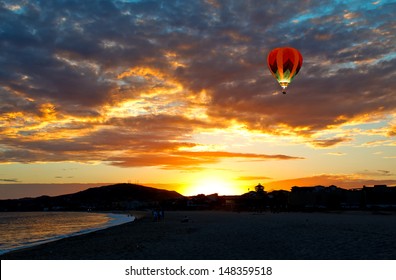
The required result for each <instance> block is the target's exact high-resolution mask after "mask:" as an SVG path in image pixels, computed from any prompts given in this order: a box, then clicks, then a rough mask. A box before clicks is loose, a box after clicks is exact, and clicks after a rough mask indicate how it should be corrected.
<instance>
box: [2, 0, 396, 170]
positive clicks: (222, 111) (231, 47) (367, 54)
mask: <svg viewBox="0 0 396 280" xmlns="http://www.w3.org/2000/svg"><path fill="white" fill-rule="evenodd" d="M395 11H396V5H395V4H394V3H387V2H385V3H384V4H378V5H375V4H373V3H357V2H356V3H352V4H348V3H334V2H333V1H326V0H322V1H316V2H315V3H312V2H311V1H299V3H298V4H296V3H295V1H272V2H268V3H263V2H262V1H244V2H240V1H195V2H187V1H165V2H159V1H131V2H128V1H110V0H109V1H83V2H81V1H2V2H1V3H0V17H1V18H2V20H1V22H0V48H1V53H0V63H1V65H2V66H1V69H0V124H1V128H0V131H1V132H2V135H1V136H0V144H1V145H2V147H1V149H0V161H2V162H10V161H17V162H34V161H63V160H77V161H89V160H103V161H106V160H107V161H109V162H110V163H111V164H115V165H121V166H144V165H149V166H151V165H160V166H181V165H183V164H184V165H188V166H192V165H194V164H198V165H200V164H203V163H213V162H217V161H218V160H219V159H222V158H230V157H231V158H238V157H242V158H248V159H249V158H252V159H260V160H261V159H263V160H264V159H271V158H274V159H289V158H292V159H293V158H294V157H290V156H287V155H276V156H268V155H253V154H238V153H232V152H212V153H211V154H210V153H208V152H205V153H199V152H194V153H193V152H191V154H188V153H189V152H180V150H179V149H181V148H192V147H194V146H197V145H199V143H193V141H192V139H191V135H192V134H193V133H194V132H196V131H199V130H202V129H211V128H227V127H228V126H229V125H230V124H231V123H233V122H235V121H236V122H238V123H240V124H243V125H245V127H246V128H247V129H254V130H258V131H261V132H264V133H269V134H274V135H299V136H303V137H306V139H307V143H311V144H312V145H314V146H316V147H331V146H334V145H337V144H340V143H344V142H346V141H350V140H351V139H350V138H346V137H338V138H333V139H314V140H312V137H313V136H314V135H315V133H316V132H318V131H321V130H325V129H330V128H334V127H337V126H340V125H342V124H346V123H347V122H350V121H354V120H359V119H361V118H368V117H370V116H373V117H374V116H380V115H383V114H389V113H394V112H395V108H396V99H395V98H394V91H393V89H394V87H395V81H396V77H395V74H396V71H395V67H394V65H395V63H396V58H395V49H394V47H393V46H395V44H396V38H395V34H396V32H395V31H396V30H395V28H396V26H395V24H394V20H393V18H394V14H395ZM284 45H291V46H295V47H297V48H298V49H299V50H300V51H301V53H302V54H303V56H304V64H303V68H302V69H301V71H300V73H299V75H298V76H297V77H296V79H295V81H293V83H292V84H291V86H290V89H289V93H288V94H287V95H286V96H284V95H279V94H278V95H274V92H276V91H278V92H279V91H280V89H279V87H278V85H277V83H276V82H275V81H274V79H273V78H272V76H271V75H270V74H269V71H268V70H267V69H266V68H267V66H266V56H267V53H268V52H269V51H270V49H271V48H273V47H276V46H284ZM142 69H146V70H142ZM203 92H205V94H206V95H205V100H201V95H202V93H203ZM126 101H134V102H135V103H131V104H132V105H130V108H128V109H125V108H124V109H123V110H124V111H123V115H117V114H116V113H112V111H111V109H109V108H116V109H117V108H118V107H120V106H123V104H124V103H123V102H126ZM139 106H140V107H139ZM193 110H195V111H193ZM197 110H201V111H202V112H204V113H205V114H206V116H205V118H201V117H199V114H198V113H196V111H197ZM201 111H200V112H201ZM126 112H127V113H129V115H128V114H126ZM43 123H47V125H46V126H44V125H43ZM67 132H69V134H70V135H67ZM388 134H389V136H393V135H394V129H391V130H390V131H389V133H388ZM44 135H45V137H43V136H44ZM48 135H53V136H52V138H51V139H50V141H48ZM57 135H58V136H57ZM62 135H64V136H62ZM116 152H118V153H119V155H117V156H115V155H114V154H115V153H116ZM138 153H141V155H138ZM216 153H217V154H216ZM167 162H172V163H173V165H172V164H168V163H167Z"/></svg>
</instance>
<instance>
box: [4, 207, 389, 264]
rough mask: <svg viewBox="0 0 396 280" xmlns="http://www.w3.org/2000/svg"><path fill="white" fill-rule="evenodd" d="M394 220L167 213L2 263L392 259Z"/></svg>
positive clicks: (383, 216)
mask: <svg viewBox="0 0 396 280" xmlns="http://www.w3.org/2000/svg"><path fill="white" fill-rule="evenodd" d="M395 236H396V214H395V213H385V212H378V213H376V214H374V213H371V212H360V211H356V212H353V211H351V212H338V213H300V212H286V213H269V212H265V213H248V212H242V213H237V212H223V211H185V212H183V211H169V212H165V218H164V220H162V221H153V220H152V217H151V215H150V213H148V214H147V215H146V216H142V217H139V219H136V220H135V221H134V222H130V223H126V224H123V225H119V226H114V227H111V228H107V229H104V230H99V231H96V232H92V233H88V234H84V235H80V236H73V237H69V238H65V239H62V240H58V241H54V242H51V243H46V244H42V245H38V246H35V247H31V248H27V249H23V250H19V251H13V252H10V253H7V254H4V255H1V256H0V258H1V259H3V260H4V259H15V260H18V259H25V260H26V259H27V260H29V259H44V260H88V259H93V260H102V259H109V260H111V259H113V260H128V259H137V260H147V259H149V260H164V259H165V260H166V259H169V260H171V259H182V260H195V259H203V260H218V259H219V260H227V259H230V260H238V259H241V260H249V259H252V260H253V259H280V260H296V259H299V260H332V259H335V260H338V259H356V260H360V259H366V260H369V259H370V260H371V259H374V260H378V259H393V260H394V259H396V242H395Z"/></svg>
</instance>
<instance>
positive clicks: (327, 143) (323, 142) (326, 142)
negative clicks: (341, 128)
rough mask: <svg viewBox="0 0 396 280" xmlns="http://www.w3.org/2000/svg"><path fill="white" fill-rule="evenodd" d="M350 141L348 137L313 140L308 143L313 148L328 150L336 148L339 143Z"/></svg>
mask: <svg viewBox="0 0 396 280" xmlns="http://www.w3.org/2000/svg"><path fill="white" fill-rule="evenodd" d="M351 140H352V139H351V138H348V137H336V138H332V139H315V140H312V141H311V142H310V143H311V144H312V145H313V146H314V147H318V148H329V147H333V146H336V145H338V144H340V143H344V142H349V141H351Z"/></svg>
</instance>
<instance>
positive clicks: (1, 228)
mask: <svg viewBox="0 0 396 280" xmlns="http://www.w3.org/2000/svg"><path fill="white" fill-rule="evenodd" d="M133 220H134V217H133V216H128V215H126V214H112V213H92V212H0V255H1V254H4V253H7V252H9V251H12V250H16V249H22V248H26V247H30V246H34V245H38V244H42V243H46V242H50V241H54V240H58V239H61V238H65V237H70V236H74V235H80V234H84V233H88V232H92V231H95V230H99V229H104V228H107V227H111V226H115V225H119V224H123V223H126V222H130V221H133Z"/></svg>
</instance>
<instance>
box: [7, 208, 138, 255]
mask: <svg viewBox="0 0 396 280" xmlns="http://www.w3.org/2000/svg"><path fill="white" fill-rule="evenodd" d="M93 213H98V214H105V215H107V217H108V218H109V221H108V222H107V223H105V224H102V225H98V226H97V227H93V228H87V229H82V230H79V231H75V232H71V233H67V234H61V235H54V236H52V237H50V238H44V239H41V240H37V241H32V242H29V243H26V244H25V245H22V246H18V247H16V248H10V249H6V250H5V251H2V252H1V253H0V259H2V256H3V255H5V254H11V253H13V252H18V251H24V250H27V249H30V248H34V247H37V246H40V245H43V244H48V243H52V242H56V241H59V240H62V239H66V238H70V237H74V236H79V235H85V234H89V233H92V232H95V231H99V230H104V229H108V228H110V227H114V226H118V225H122V224H125V223H131V222H133V221H135V220H136V219H138V218H141V217H142V216H143V215H144V212H143V211H134V212H133V211H128V212H125V211H123V212H121V211H120V212H115V211H113V212H93Z"/></svg>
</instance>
